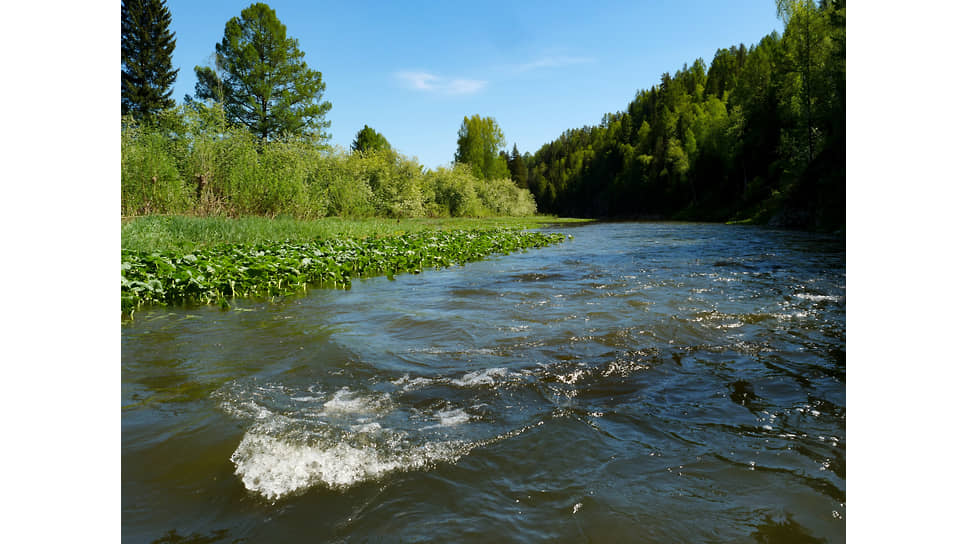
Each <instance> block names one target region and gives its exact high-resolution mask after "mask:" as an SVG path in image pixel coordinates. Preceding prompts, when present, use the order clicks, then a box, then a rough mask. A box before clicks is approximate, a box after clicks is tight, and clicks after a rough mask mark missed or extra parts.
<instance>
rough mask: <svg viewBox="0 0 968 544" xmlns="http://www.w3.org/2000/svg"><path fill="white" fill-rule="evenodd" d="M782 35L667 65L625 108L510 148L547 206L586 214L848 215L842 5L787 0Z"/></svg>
mask: <svg viewBox="0 0 968 544" xmlns="http://www.w3.org/2000/svg"><path fill="white" fill-rule="evenodd" d="M777 12H778V16H779V17H780V18H781V19H782V20H783V22H784V24H785V30H784V32H783V34H782V36H781V35H778V34H777V33H775V32H774V33H771V34H769V35H767V36H764V37H763V38H762V39H761V40H760V42H759V43H757V44H755V45H752V46H750V47H746V46H745V45H744V44H740V45H738V46H731V47H729V48H728V49H726V48H723V49H719V50H718V51H717V52H716V54H715V56H714V57H713V60H712V62H711V63H709V65H708V66H707V64H706V63H705V61H703V59H697V60H695V61H694V62H693V63H692V64H691V65H685V64H684V65H683V66H682V68H681V69H679V70H677V71H676V72H675V74H673V75H670V74H669V73H664V74H662V76H661V78H660V81H659V82H658V84H657V85H654V86H652V87H650V88H649V89H648V90H640V91H638V92H637V93H636V94H635V97H634V99H633V100H632V101H631V102H630V103H629V105H628V108H627V109H625V110H624V111H620V112H616V113H608V114H605V115H604V116H603V117H602V120H601V122H600V123H599V124H598V125H597V126H585V127H582V128H577V129H572V130H567V131H565V133H563V134H562V135H561V136H559V137H558V138H557V139H556V140H554V141H552V142H551V143H548V144H545V145H544V146H542V147H541V148H540V149H538V150H537V151H536V152H535V153H533V154H531V153H525V154H524V155H523V156H520V155H517V153H516V149H515V152H513V153H512V154H511V155H510V156H509V157H508V162H509V169H510V171H511V176H512V178H513V179H514V181H515V182H516V183H518V184H519V185H520V186H526V187H528V189H529V190H530V191H531V192H532V193H533V194H534V195H535V198H536V200H537V204H538V209H539V211H541V212H544V213H554V214H560V215H568V216H580V217H599V218H603V217H610V218H663V219H683V220H704V221H736V222H752V223H770V224H773V225H777V226H785V227H795V228H807V229H820V230H837V229H840V228H842V227H843V226H844V223H845V215H846V210H845V181H846V6H845V1H844V0H829V1H828V0H824V1H821V2H820V3H819V5H815V4H813V3H812V2H809V1H803V0H789V1H784V0H780V1H778V2H777Z"/></svg>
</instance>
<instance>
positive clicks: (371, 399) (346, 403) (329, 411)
mask: <svg viewBox="0 0 968 544" xmlns="http://www.w3.org/2000/svg"><path fill="white" fill-rule="evenodd" d="M390 404H391V402H390V397H389V396H388V395H386V394H383V395H367V394H364V393H356V392H353V391H350V390H349V388H347V387H344V388H342V389H340V390H339V391H337V392H336V393H335V394H334V395H333V398H331V399H329V400H328V401H326V402H325V403H324V404H323V414H325V415H364V416H366V415H377V414H380V413H383V412H386V411H387V410H388V409H389V408H390Z"/></svg>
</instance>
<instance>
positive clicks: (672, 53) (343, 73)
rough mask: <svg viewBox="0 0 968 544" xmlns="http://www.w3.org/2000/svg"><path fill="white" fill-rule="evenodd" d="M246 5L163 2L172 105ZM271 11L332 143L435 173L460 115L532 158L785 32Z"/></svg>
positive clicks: (442, 12)
mask: <svg viewBox="0 0 968 544" xmlns="http://www.w3.org/2000/svg"><path fill="white" fill-rule="evenodd" d="M251 3H252V2H250V1H210V0H206V1H198V0H168V7H169V9H170V10H171V13H172V29H173V30H174V31H175V35H176V40H177V43H176V47H175V53H174V58H173V61H174V64H175V66H176V67H178V68H180V71H179V73H178V79H177V80H176V82H175V88H174V96H175V97H176V99H177V100H178V101H179V103H180V102H181V101H182V98H183V97H184V95H185V94H186V93H187V94H194V88H195V74H194V70H193V68H194V67H195V66H196V65H207V64H209V63H210V62H211V58H212V56H213V54H214V52H215V44H216V42H218V41H220V40H221V39H222V35H223V32H224V29H225V22H226V21H227V20H229V19H230V18H232V17H234V16H237V15H239V14H240V13H241V11H242V10H243V9H244V8H246V7H247V6H249V5H250V4H251ZM266 3H267V4H269V6H270V7H272V8H273V9H274V10H275V11H276V15H277V16H278V17H279V19H280V20H281V21H282V23H283V24H285V25H286V28H287V31H288V33H289V35H290V36H292V37H295V38H296V39H297V40H299V46H300V49H301V50H302V51H303V52H305V54H306V57H305V58H306V61H307V63H308V64H309V66H310V67H311V68H313V69H314V70H318V71H320V72H321V73H322V74H323V81H325V82H326V92H325V94H324V99H326V100H329V101H330V102H332V104H333V109H332V110H330V112H329V114H328V115H327V119H328V120H330V121H331V122H332V125H331V127H330V129H329V132H330V134H332V136H333V138H332V140H331V143H333V144H337V145H341V146H343V147H349V145H350V144H351V142H352V141H353V138H354V136H355V135H356V132H357V131H359V129H361V128H362V127H363V125H364V124H367V125H369V126H371V127H373V128H374V129H376V130H377V131H379V132H381V133H382V134H383V135H384V136H386V137H387V139H388V140H389V141H390V144H391V145H392V146H393V147H394V148H395V149H396V150H397V151H399V152H401V153H403V154H405V155H407V156H416V157H417V158H418V159H419V160H420V162H421V164H423V165H424V166H427V167H430V168H434V167H436V166H439V165H447V164H449V163H450V162H451V161H452V160H453V155H454V151H455V150H456V147H457V143H456V142H457V131H458V129H459V128H460V125H461V122H462V120H463V118H464V116H465V115H468V116H469V115H473V114H475V113H477V114H480V115H482V116H492V117H494V118H495V119H496V120H497V122H498V124H499V125H500V127H501V129H502V130H503V131H504V135H505V139H506V140H507V147H508V149H510V148H511V146H512V145H513V144H514V143H517V146H518V149H519V151H520V152H521V153H522V154H523V153H525V152H526V151H530V152H532V153H533V152H534V151H536V150H537V149H538V148H539V147H540V146H541V145H543V144H545V143H547V142H550V141H552V140H553V139H555V138H556V137H558V136H559V135H560V134H561V133H562V132H563V131H565V130H567V129H569V128H577V127H581V126H584V125H590V124H597V123H598V122H599V121H600V120H601V118H602V114H604V113H606V112H615V111H619V110H622V109H625V107H626V106H627V105H628V103H629V102H630V101H631V100H632V98H633V96H634V94H635V91H636V90H637V89H642V88H648V87H651V86H652V85H654V84H657V83H658V81H659V77H660V76H661V74H662V73H663V72H666V71H668V72H670V73H674V72H675V71H676V70H677V69H679V68H681V67H682V65H683V63H689V64H691V63H692V62H693V61H694V60H695V59H696V58H699V57H702V58H703V59H705V60H706V62H707V64H708V63H710V62H711V61H712V58H713V55H714V54H715V53H716V50H717V49H718V48H720V47H729V46H731V45H738V44H739V43H741V42H742V43H746V44H747V45H749V44H751V43H756V42H758V41H759V40H760V39H761V38H762V37H763V36H764V35H766V34H768V33H770V32H772V31H773V30H777V31H782V23H781V22H780V21H779V20H778V19H777V18H776V7H775V2H774V0H734V1H730V2H725V1H722V0H715V1H685V0H680V1H662V0H656V1H639V2H588V1H584V2H567V1H558V2H525V1H517V2H425V1H416V0H412V1H407V2H362V1H361V2H308V1H301V2H300V1H288V0H274V1H269V2H266Z"/></svg>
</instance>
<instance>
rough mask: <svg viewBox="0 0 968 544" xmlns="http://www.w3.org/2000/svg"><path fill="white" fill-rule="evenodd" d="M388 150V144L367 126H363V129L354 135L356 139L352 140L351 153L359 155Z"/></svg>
mask: <svg viewBox="0 0 968 544" xmlns="http://www.w3.org/2000/svg"><path fill="white" fill-rule="evenodd" d="M389 149H390V142H388V141H387V139H386V138H385V137H384V136H383V135H382V134H380V133H379V132H377V131H375V130H373V129H372V128H370V127H369V126H367V125H363V128H361V129H360V131H359V132H357V133H356V139H355V140H353V151H358V152H360V153H366V152H368V151H385V150H389Z"/></svg>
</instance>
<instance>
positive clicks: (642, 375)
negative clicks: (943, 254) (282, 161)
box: [121, 223, 846, 543]
mask: <svg viewBox="0 0 968 544" xmlns="http://www.w3.org/2000/svg"><path fill="white" fill-rule="evenodd" d="M563 229H565V230H563ZM555 230H557V231H559V232H567V233H569V234H571V235H573V236H574V238H573V239H572V240H569V241H566V242H564V243H562V244H560V245H558V246H554V247H551V248H545V249H540V250H532V251H529V252H527V253H519V254H513V255H508V256H499V257H492V258H491V259H489V260H487V261H482V262H477V263H471V264H468V265H466V266H463V267H454V268H450V269H446V270H439V271H425V272H424V273H422V274H417V275H405V276H398V277H397V278H396V280H393V281H391V280H388V279H386V278H371V279H367V280H357V281H355V282H354V284H353V287H352V289H350V290H346V291H342V290H326V289H316V290H310V291H309V292H308V293H307V294H306V295H303V296H297V297H290V298H285V299H281V300H278V299H277V300H261V301H251V300H250V301H235V303H234V304H233V307H232V308H231V309H228V310H221V309H218V308H214V307H182V308H160V309H152V310H148V311H142V312H138V313H137V314H136V316H135V320H134V321H133V322H130V323H125V324H123V325H122V327H121V353H122V357H121V448H122V450H121V461H122V487H121V491H122V516H121V518H122V538H123V540H124V541H125V542H169V543H171V542H194V543H203V542H206V543H207V542H361V541H372V540H378V541H381V540H389V541H407V542H411V541H427V542H453V541H462V542H466V541H472V542H473V541H485V542H538V541H555V542H822V541H827V542H842V541H844V540H845V527H844V523H845V515H846V512H845V510H846V506H845V503H846V480H845V478H846V474H845V451H846V404H845V373H846V354H845V349H846V348H845V343H846V337H845V327H846V324H845V304H846V292H845V289H846V287H845V284H846V273H845V248H844V241H843V238H842V237H840V238H830V237H823V236H818V235H813V234H804V233H793V232H785V231H776V230H769V229H763V228H757V227H737V226H723V225H702V224H673V223H603V224H592V225H587V226H580V227H567V228H565V227H562V228H558V229H555Z"/></svg>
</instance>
